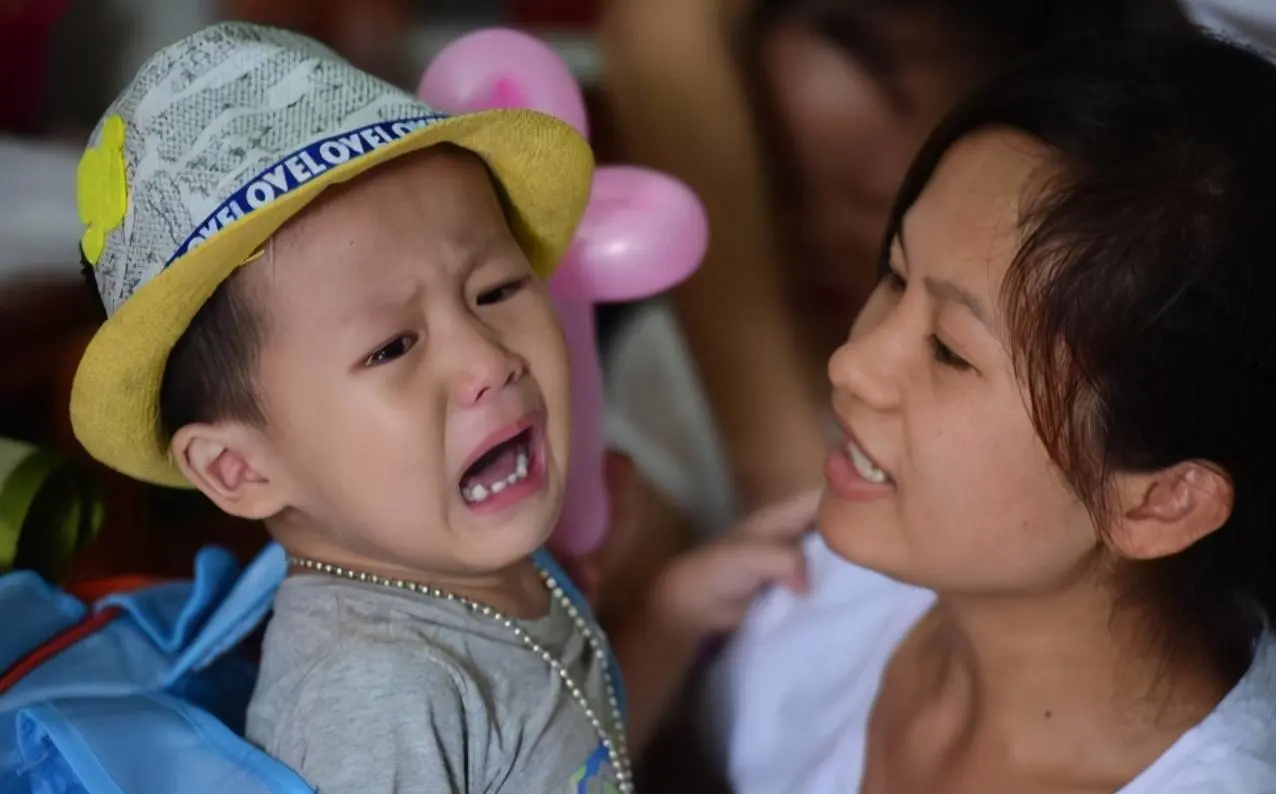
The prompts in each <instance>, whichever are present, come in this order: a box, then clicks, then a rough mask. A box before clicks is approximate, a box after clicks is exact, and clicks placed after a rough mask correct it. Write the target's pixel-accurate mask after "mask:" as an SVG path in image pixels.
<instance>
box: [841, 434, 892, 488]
mask: <svg viewBox="0 0 1276 794" xmlns="http://www.w3.org/2000/svg"><path fill="white" fill-rule="evenodd" d="M846 452H847V454H848V455H849V456H850V458H851V464H852V465H854V466H855V472H856V473H857V474H859V476H861V477H863V478H864V479H866V480H868V481H869V482H871V483H877V484H878V485H882V484H884V483H885V482H886V481H887V480H889V479H890V478H889V477H887V476H886V472H884V471H882V470H881V469H879V468H877V466H875V465H874V464H873V461H872V460H870V459H869V457H868V455H865V454H864V450H862V449H860V448H859V446H858V445H857V444H856V443H855V442H854V441H851V442H848V443H847V445H846Z"/></svg>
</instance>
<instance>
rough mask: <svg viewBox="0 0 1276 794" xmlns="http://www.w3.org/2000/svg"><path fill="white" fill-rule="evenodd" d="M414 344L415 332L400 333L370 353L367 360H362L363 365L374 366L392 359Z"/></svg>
mask: <svg viewBox="0 0 1276 794" xmlns="http://www.w3.org/2000/svg"><path fill="white" fill-rule="evenodd" d="M415 344H416V335H415V334H400V335H398V336H396V337H395V338H393V339H391V340H390V341H389V342H386V343H385V344H384V345H382V346H381V347H378V348H377V349H376V350H375V351H373V353H372V355H370V356H368V358H367V360H366V361H364V362H363V363H364V366H366V367H375V366H377V365H378V364H385V363H386V362H389V361H393V360H395V359H396V358H399V357H400V356H402V355H403V354H404V353H406V352H408V351H409V350H411V349H412V346H413V345H415Z"/></svg>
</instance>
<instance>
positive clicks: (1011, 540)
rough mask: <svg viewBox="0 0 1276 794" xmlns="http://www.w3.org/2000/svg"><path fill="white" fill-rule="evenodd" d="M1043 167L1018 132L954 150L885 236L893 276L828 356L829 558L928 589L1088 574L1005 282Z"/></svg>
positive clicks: (981, 587)
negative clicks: (1016, 355) (832, 439)
mask: <svg viewBox="0 0 1276 794" xmlns="http://www.w3.org/2000/svg"><path fill="white" fill-rule="evenodd" d="M1048 167H1049V160H1048V159H1047V156H1046V151H1045V149H1044V148H1043V146H1042V145H1041V144H1039V143H1037V142H1036V141H1035V140H1034V139H1031V138H1029V137H1027V136H1024V135H1022V134H1019V133H1012V132H1005V131H985V132H980V133H977V134H974V135H972V136H969V137H968V138H966V139H964V140H962V141H960V142H959V143H958V144H957V145H956V146H954V147H953V148H952V149H951V150H950V151H949V152H948V154H947V155H946V156H945V158H944V159H943V161H942V163H941V164H940V166H939V168H938V169H937V170H936V171H935V173H934V175H933V177H932V178H931V180H930V182H929V184H928V185H927V186H926V188H925V190H924V191H923V192H922V194H921V196H920V197H919V198H918V200H917V202H916V203H915V204H914V205H913V206H912V208H911V209H909V211H908V213H907V214H906V216H905V218H904V221H903V224H902V227H901V233H900V235H899V237H898V238H897V239H896V240H894V241H892V245H891V249H890V262H891V268H892V274H891V275H890V276H889V277H888V278H886V279H884V280H883V281H882V282H881V283H880V284H879V285H878V287H877V288H876V290H875V291H874V292H873V295H872V297H871V299H870V300H869V303H868V305H867V306H866V307H865V309H864V311H863V313H862V314H861V315H860V317H859V319H858V321H857V322H856V323H855V326H854V328H853V329H852V330H851V335H850V339H849V340H848V341H846V342H845V343H844V344H843V345H842V347H841V348H840V349H838V351H837V352H836V353H835V354H834V355H833V357H832V358H831V359H830V360H829V367H828V369H829V377H830V379H831V380H832V384H833V410H834V412H835V414H836V417H837V420H838V422H839V423H840V424H841V425H842V427H843V429H844V430H845V435H844V436H843V439H842V442H843V443H842V444H840V445H839V446H837V447H836V448H834V449H833V450H831V451H830V453H829V456H828V459H827V461H826V465H825V476H826V478H827V488H826V491H825V497H824V501H823V503H822V504H821V508H820V520H819V526H820V531H821V533H822V534H823V535H824V537H825V539H826V540H827V542H828V544H829V546H830V547H831V548H832V549H833V550H834V551H836V552H837V553H838V554H840V555H842V556H844V557H846V558H847V559H850V560H852V561H854V562H856V563H859V564H861V565H864V566H866V567H869V568H872V569H875V570H877V571H880V572H883V573H885V574H887V575H890V576H892V577H895V578H898V579H901V580H903V581H908V582H913V583H916V584H919V585H922V586H925V587H929V588H932V589H935V590H938V591H941V592H948V593H966V594H993V593H999V592H1028V591H1040V590H1043V589H1053V588H1059V587H1063V586H1065V585H1066V584H1068V583H1069V582H1071V581H1075V580H1077V578H1078V577H1082V576H1086V575H1088V574H1089V573H1090V572H1091V571H1093V570H1095V569H1094V566H1093V565H1091V564H1090V563H1092V562H1093V561H1094V560H1095V559H1096V555H1097V554H1099V552H1100V550H1101V546H1100V543H1099V540H1098V535H1097V533H1096V531H1095V528H1094V524H1093V522H1092V521H1091V519H1090V517H1089V515H1088V513H1087V511H1086V510H1085V508H1084V506H1083V505H1082V504H1081V503H1080V502H1079V501H1078V500H1077V499H1076V498H1075V497H1074V496H1073V494H1072V492H1071V491H1070V490H1069V488H1068V487H1067V486H1066V485H1065V483H1064V481H1063V479H1062V475H1061V473H1060V472H1059V471H1058V469H1057V468H1056V467H1055V466H1054V465H1053V464H1052V462H1051V461H1050V459H1049V456H1048V455H1047V452H1046V449H1045V447H1044V445H1043V443H1042V442H1041V440H1040V438H1039V437H1038V436H1037V433H1036V432H1035V430H1034V428H1033V425H1032V422H1031V420H1030V418H1029V415H1028V411H1027V407H1026V404H1025V396H1024V392H1023V389H1022V385H1021V382H1020V381H1019V380H1018V379H1017V378H1016V375H1015V372H1014V369H1013V366H1012V362H1011V357H1010V353H1009V351H1008V348H1007V340H1006V330H1005V328H1004V323H1003V321H1002V315H1001V311H1000V307H999V300H998V296H999V291H1000V287H1001V283H1002V279H1003V277H1004V276H1005V273H1006V270H1007V267H1008V266H1009V263H1010V262H1011V260H1012V258H1013V256H1014V254H1015V251H1016V249H1017V246H1018V243H1019V220H1020V207H1021V206H1022V204H1023V202H1024V200H1025V195H1026V194H1027V193H1029V191H1030V190H1031V188H1032V187H1033V186H1034V180H1036V179H1038V178H1040V175H1041V174H1042V171H1043V169H1045V168H1048Z"/></svg>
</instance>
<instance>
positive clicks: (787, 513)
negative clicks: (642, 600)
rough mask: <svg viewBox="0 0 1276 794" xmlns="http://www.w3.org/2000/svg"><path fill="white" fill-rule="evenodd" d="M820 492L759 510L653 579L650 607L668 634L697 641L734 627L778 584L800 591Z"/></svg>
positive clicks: (803, 590) (686, 555) (804, 579)
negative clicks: (806, 545)
mask: <svg viewBox="0 0 1276 794" xmlns="http://www.w3.org/2000/svg"><path fill="white" fill-rule="evenodd" d="M819 500H820V490H819V489H815V490H811V491H807V492H805V493H802V494H800V495H798V496H796V497H794V498H792V499H789V500H787V501H784V502H780V503H778V504H775V505H772V506H770V507H766V508H763V509H761V510H758V511H757V512H755V513H753V514H752V515H750V516H749V517H748V518H746V519H744V520H743V521H741V522H740V523H739V524H738V525H736V527H735V528H734V529H733V530H732V531H730V532H729V533H727V534H726V535H725V536H723V537H722V539H721V540H718V541H715V542H713V543H709V544H707V545H705V546H703V547H701V548H699V549H696V550H694V551H691V552H687V553H686V554H683V555H682V556H681V557H679V558H678V559H676V560H675V561H674V562H673V563H672V564H671V565H670V566H669V567H668V568H666V569H665V571H664V573H663V574H661V576H660V578H659V579H658V580H657V582H656V584H655V587H654V588H653V590H652V594H651V603H650V609H651V610H652V613H653V615H654V616H655V619H656V620H658V621H659V622H661V623H663V624H664V625H665V626H666V627H667V628H668V629H669V630H671V631H674V632H679V633H685V634H689V635H691V636H694V637H697V638H700V637H705V636H709V635H713V634H721V633H725V632H729V631H733V630H734V629H736V628H737V627H738V626H739V625H740V622H741V621H742V620H743V619H744V616H745V614H746V613H747V612H748V609H749V606H750V605H751V604H752V603H753V600H754V598H756V597H757V596H758V594H759V593H761V592H762V591H763V590H764V589H766V588H768V587H771V586H774V585H780V586H783V587H787V588H789V589H791V590H794V591H797V592H805V591H806V566H805V558H804V557H803V554H802V539H803V537H805V536H806V534H807V533H808V532H809V531H810V529H811V527H812V525H813V523H814V521H815V511H816V509H817V508H818V506H819Z"/></svg>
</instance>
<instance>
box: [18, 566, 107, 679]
mask: <svg viewBox="0 0 1276 794" xmlns="http://www.w3.org/2000/svg"><path fill="white" fill-rule="evenodd" d="M87 613H88V610H87V609H86V608H85V606H84V604H81V603H80V602H79V600H78V599H75V598H73V597H71V596H70V595H67V594H66V593H64V592H62V591H61V590H58V589H56V588H55V587H53V586H52V585H50V584H49V583H48V582H46V581H44V579H42V578H40V576H39V575H37V574H35V573H33V572H31V571H15V572H13V573H7V574H4V575H3V576H0V614H3V615H4V629H3V630H2V631H0V673H3V672H4V671H5V670H7V669H9V668H10V667H11V666H13V665H14V664H15V663H16V662H18V661H19V660H20V659H22V658H23V657H25V656H26V655H27V654H29V653H30V652H31V651H33V650H35V649H36V648H38V647H39V646H41V645H43V644H44V643H45V642H47V641H48V640H49V639H51V638H52V637H53V636H54V635H56V634H58V633H60V632H62V631H65V630H66V629H68V628H70V627H71V626H74V625H75V624H76V623H79V622H80V621H81V620H83V619H84V617H85V615H86V614H87Z"/></svg>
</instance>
